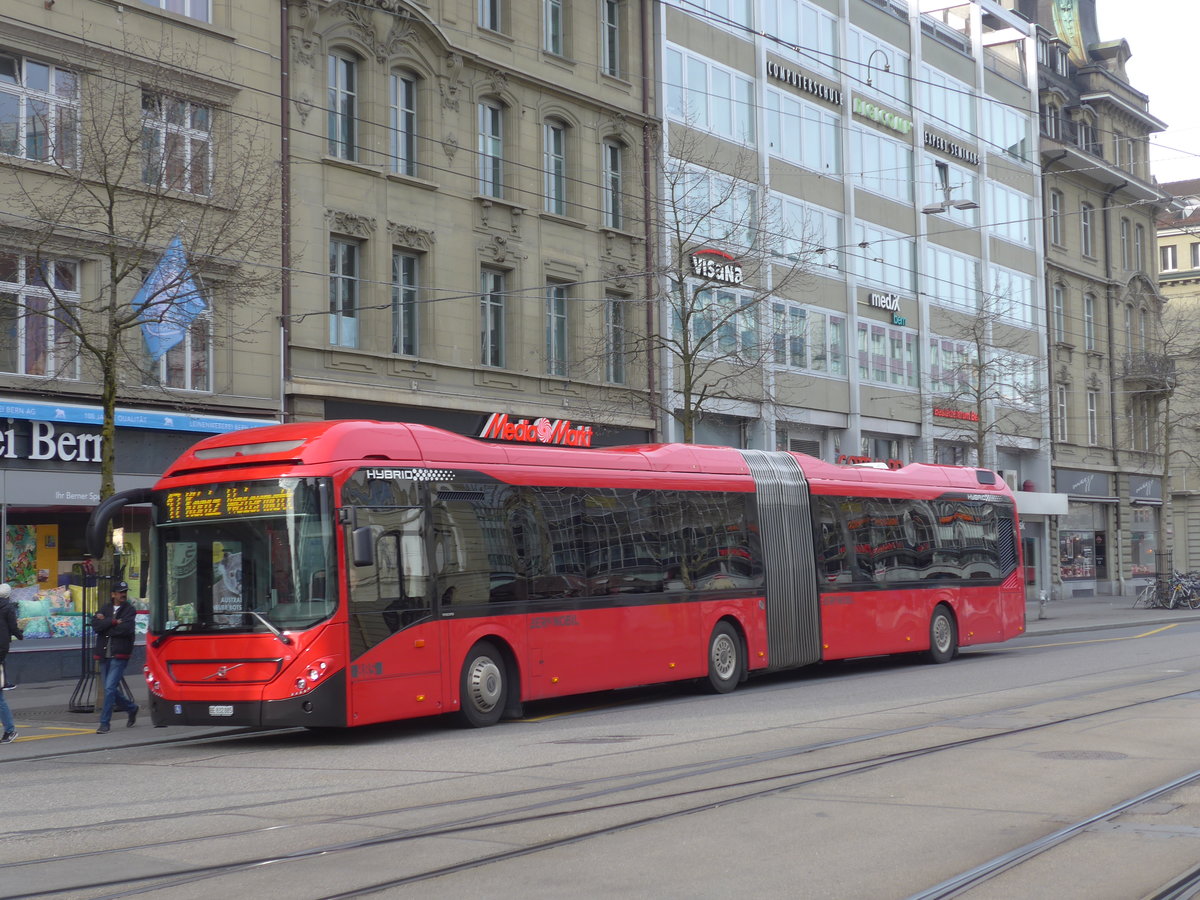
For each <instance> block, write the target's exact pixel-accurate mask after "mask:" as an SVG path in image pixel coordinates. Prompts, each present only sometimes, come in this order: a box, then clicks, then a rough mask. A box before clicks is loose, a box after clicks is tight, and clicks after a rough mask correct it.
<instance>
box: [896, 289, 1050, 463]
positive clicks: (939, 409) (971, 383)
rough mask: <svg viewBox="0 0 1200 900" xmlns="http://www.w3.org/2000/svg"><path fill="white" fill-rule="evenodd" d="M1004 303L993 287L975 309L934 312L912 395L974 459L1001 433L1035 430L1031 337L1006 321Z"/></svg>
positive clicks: (982, 459) (1040, 389)
mask: <svg viewBox="0 0 1200 900" xmlns="http://www.w3.org/2000/svg"><path fill="white" fill-rule="evenodd" d="M1012 305H1013V302H1012V298H1011V297H1009V296H1007V295H1006V294H1005V293H1003V292H1002V291H1001V290H1000V289H999V288H998V286H997V287H994V288H993V290H991V291H985V292H983V293H982V294H981V295H980V300H979V306H978V308H976V309H975V310H970V311H965V310H964V311H961V312H960V311H952V310H945V311H944V314H939V316H938V323H939V324H938V332H939V333H938V334H937V335H936V336H934V337H932V338H931V341H930V359H929V374H930V385H929V390H928V391H923V392H922V394H921V397H920V400H919V402H923V403H930V404H932V413H933V418H934V422H935V423H936V424H937V425H938V426H940V427H941V428H942V429H943V431H942V433H943V434H945V435H947V436H948V437H949V438H950V439H951V440H955V441H957V442H959V443H962V444H965V445H967V446H969V447H970V448H971V452H972V454H973V455H974V460H972V462H973V464H975V465H979V466H986V465H988V464H989V463H993V464H994V460H992V459H991V452H992V451H993V450H994V448H995V446H996V444H997V439H998V438H999V437H1000V436H1001V435H1005V434H1010V435H1013V434H1021V435H1023V434H1029V433H1035V434H1036V433H1037V432H1036V430H1034V431H1032V432H1031V428H1033V427H1034V423H1036V422H1037V421H1038V420H1039V419H1040V416H1041V414H1042V413H1043V412H1044V411H1045V409H1046V405H1047V404H1046V387H1045V384H1044V381H1043V380H1042V379H1041V378H1040V377H1039V368H1040V366H1039V365H1038V362H1037V356H1036V353H1037V346H1036V343H1035V341H1036V336H1035V335H1033V334H1032V333H1030V332H1028V331H1026V330H1024V329H1020V328H1015V327H1013V326H1012V324H1011V322H1012V318H1013V315H1012V314H1013V310H1012ZM1022 350H1024V351H1025V352H1021V351H1022Z"/></svg>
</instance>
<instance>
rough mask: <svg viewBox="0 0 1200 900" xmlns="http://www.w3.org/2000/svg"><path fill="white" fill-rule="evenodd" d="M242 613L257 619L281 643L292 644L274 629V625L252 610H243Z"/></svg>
mask: <svg viewBox="0 0 1200 900" xmlns="http://www.w3.org/2000/svg"><path fill="white" fill-rule="evenodd" d="M242 612H244V613H245V614H246V615H248V616H254V618H256V619H258V621H260V622H262V623H263V624H264V625H266V626H267V630H268V631H270V632H271V634H273V635H275V637H277V638H279V640H280V641H282V642H283V643H285V644H290V643H291V642H292V639H291V638H290V637H288V636H287V635H286V634H284V633H283V632H282V631H280V630H279V629H278V628H276V627H275V624H274V623H273V622H271V621H270V620H269V619H268V618H267V617H266V616H263V615H261V614H259V613H256V612H255V611H254V610H252V609H244V610H242Z"/></svg>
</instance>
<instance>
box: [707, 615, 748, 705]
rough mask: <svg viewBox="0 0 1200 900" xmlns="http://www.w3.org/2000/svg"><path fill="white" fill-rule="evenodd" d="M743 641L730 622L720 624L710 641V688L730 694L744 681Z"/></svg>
mask: <svg viewBox="0 0 1200 900" xmlns="http://www.w3.org/2000/svg"><path fill="white" fill-rule="evenodd" d="M744 665H745V662H744V660H743V659H742V639H741V638H740V637H738V633H737V631H736V630H735V629H734V627H733V626H732V625H730V624H729V623H728V622H718V623H717V625H716V627H715V628H713V632H712V637H711V638H709V641H708V687H709V688H710V689H711V690H712V691H713V693H716V694H728V693H729V692H730V691H732V690H733V689H734V688H735V687H737V686H738V682H739V681H741V680H742V668H743V666H744Z"/></svg>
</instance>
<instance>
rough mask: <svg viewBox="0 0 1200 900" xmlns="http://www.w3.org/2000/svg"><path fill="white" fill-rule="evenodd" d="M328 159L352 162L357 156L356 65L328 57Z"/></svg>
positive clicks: (336, 56)
mask: <svg viewBox="0 0 1200 900" xmlns="http://www.w3.org/2000/svg"><path fill="white" fill-rule="evenodd" d="M328 81H329V112H328V114H329V124H328V132H329V155H330V156H336V157H337V158H338V159H355V158H356V157H357V155H358V123H357V116H358V108H357V103H358V94H357V91H358V62H357V61H356V60H354V59H352V58H350V57H349V56H343V55H341V54H338V53H331V54H329V64H328Z"/></svg>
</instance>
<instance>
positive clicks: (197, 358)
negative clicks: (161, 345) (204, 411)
mask: <svg viewBox="0 0 1200 900" xmlns="http://www.w3.org/2000/svg"><path fill="white" fill-rule="evenodd" d="M211 371H212V317H211V316H210V315H209V313H208V312H207V311H205V312H204V313H201V314H200V315H199V316H197V317H196V318H194V319H193V320H192V321H191V323H190V324H189V325H188V329H187V333H186V334H184V337H183V340H182V341H180V342H179V343H178V344H176V345H175V346H174V347H172V348H171V349H170V350H168V351H167V352H166V353H164V354H163V355H162V356H160V357H159V358H158V359H157V360H152V361H151V362H150V364H149V367H148V369H147V372H146V376H147V377H146V383H147V384H153V385H158V386H160V387H165V388H174V389H176V390H181V391H211V390H212V377H211Z"/></svg>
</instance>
